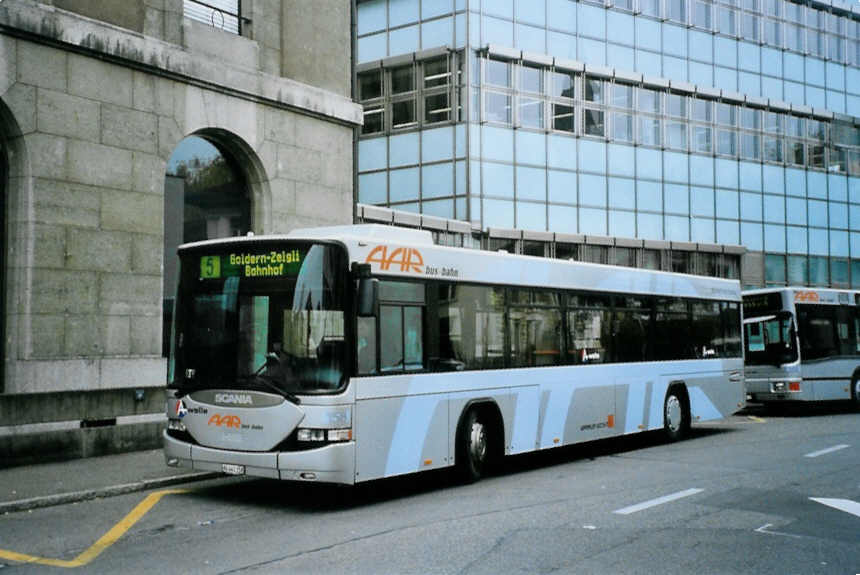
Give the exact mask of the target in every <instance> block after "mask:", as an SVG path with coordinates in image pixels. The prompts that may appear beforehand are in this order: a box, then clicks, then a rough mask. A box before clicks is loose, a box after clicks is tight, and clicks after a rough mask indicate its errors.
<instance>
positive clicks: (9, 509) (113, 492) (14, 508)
mask: <svg viewBox="0 0 860 575" xmlns="http://www.w3.org/2000/svg"><path fill="white" fill-rule="evenodd" d="M221 476H222V474H221V473H218V472H215V471H206V472H202V473H189V474H186V475H175V476H172V477H160V478H158V479H144V480H143V481H136V482H134V483H125V484H122V485H112V486H109V487H99V488H96V489H86V490H84V491H73V492H71V493H58V494H56V495H42V496H39V497H30V498H29V499H21V500H19V501H9V502H5V503H0V515H4V514H6V513H15V512H18V511H29V510H32V509H39V508H42V507H53V506H55V505H66V504H68V503H76V502H79V501H88V500H90V499H97V498H101V497H115V496H117V495H126V494H128V493H135V492H138V491H146V490H147V489H157V488H159V487H168V486H170V485H179V484H182V483H190V482H192V481H205V480H207V479H215V478H217V477H221Z"/></svg>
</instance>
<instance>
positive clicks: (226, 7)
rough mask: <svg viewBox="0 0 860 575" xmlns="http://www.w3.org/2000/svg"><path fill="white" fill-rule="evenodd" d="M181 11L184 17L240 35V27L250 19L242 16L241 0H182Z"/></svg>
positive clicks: (249, 21) (248, 22)
mask: <svg viewBox="0 0 860 575" xmlns="http://www.w3.org/2000/svg"><path fill="white" fill-rule="evenodd" d="M183 13H184V15H185V17H186V18H191V19H192V20H197V21H198V22H203V23H204V24H209V25H210V26H212V27H213V28H220V29H221V30H224V31H226V32H231V33H233V34H238V35H240V36H241V35H242V27H243V26H244V25H245V24H250V23H251V19H250V18H246V17H244V16H242V1H241V0H209V1H208V2H201V1H200V0H184V2H183Z"/></svg>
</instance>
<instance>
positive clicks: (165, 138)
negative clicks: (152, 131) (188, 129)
mask: <svg viewBox="0 0 860 575" xmlns="http://www.w3.org/2000/svg"><path fill="white" fill-rule="evenodd" d="M182 137H183V136H182V131H181V130H180V129H179V125H178V124H177V123H176V120H174V119H173V118H165V117H163V116H159V117H158V155H159V157H161V158H163V159H164V160H168V159H170V156H171V155H172V154H173V150H175V149H176V146H177V145H178V144H179V142H181V141H182Z"/></svg>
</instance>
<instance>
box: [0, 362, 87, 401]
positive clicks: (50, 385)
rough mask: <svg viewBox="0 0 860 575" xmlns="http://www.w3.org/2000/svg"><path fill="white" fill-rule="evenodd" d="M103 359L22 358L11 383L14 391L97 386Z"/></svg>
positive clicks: (15, 367) (13, 373)
mask: <svg viewBox="0 0 860 575" xmlns="http://www.w3.org/2000/svg"><path fill="white" fill-rule="evenodd" d="M99 367H100V362H99V361H98V360H94V359H69V360H51V361H38V360H36V361H19V362H16V363H15V365H14V367H13V369H12V370H11V373H10V372H7V373H10V375H11V377H9V378H7V380H6V381H7V383H10V382H11V383H12V384H13V386H14V389H8V388H7V390H8V391H11V392H14V393H32V392H47V391H68V390H75V389H95V388H96V386H97V385H98V382H99Z"/></svg>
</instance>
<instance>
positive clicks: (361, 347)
mask: <svg viewBox="0 0 860 575" xmlns="http://www.w3.org/2000/svg"><path fill="white" fill-rule="evenodd" d="M356 345H357V349H356V354H357V355H358V373H359V375H367V374H372V373H376V318H375V317H360V318H358V341H357V342H356Z"/></svg>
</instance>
